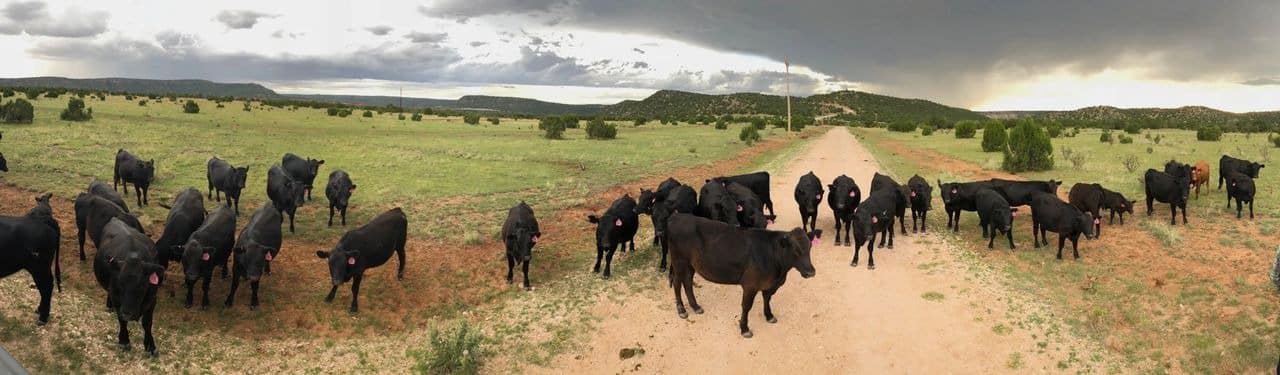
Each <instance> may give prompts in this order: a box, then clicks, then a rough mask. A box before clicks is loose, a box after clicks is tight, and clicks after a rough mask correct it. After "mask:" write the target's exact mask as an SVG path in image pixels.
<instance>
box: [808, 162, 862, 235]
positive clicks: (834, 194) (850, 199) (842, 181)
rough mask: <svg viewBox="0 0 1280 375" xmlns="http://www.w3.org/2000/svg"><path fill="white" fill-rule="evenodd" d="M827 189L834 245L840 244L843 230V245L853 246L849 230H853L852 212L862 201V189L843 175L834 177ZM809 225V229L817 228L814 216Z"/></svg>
mask: <svg viewBox="0 0 1280 375" xmlns="http://www.w3.org/2000/svg"><path fill="white" fill-rule="evenodd" d="M827 189H830V190H831V191H830V194H828V195H827V205H828V206H831V213H832V215H833V216H835V219H836V228H835V229H836V246H840V234H841V232H844V245H845V246H853V239H852V238H851V237H849V232H850V231H852V230H853V213H854V211H855V210H857V209H858V204H859V203H862V190H860V189H858V184H857V183H856V182H853V179H852V178H849V176H845V175H840V177H836V179H835V180H834V181H831V183H830V184H827ZM819 195H821V194H819ZM815 197H816V196H815ZM815 211H816V210H815ZM811 225H812V226H811V228H810V229H817V225H818V223H817V220H816V218H815V220H814V222H813V223H812V224H811ZM841 228H843V230H841Z"/></svg>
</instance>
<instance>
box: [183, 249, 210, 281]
mask: <svg viewBox="0 0 1280 375" xmlns="http://www.w3.org/2000/svg"><path fill="white" fill-rule="evenodd" d="M213 252H214V248H212V247H207V246H204V245H201V244H200V241H199V240H197V239H194V238H193V239H190V240H187V243H186V244H184V245H182V273H183V275H185V276H186V280H187V282H188V283H192V282H195V281H196V280H198V279H200V277H202V276H206V277H207V276H209V275H211V274H212V273H213Z"/></svg>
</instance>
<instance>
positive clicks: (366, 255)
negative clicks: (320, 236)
mask: <svg viewBox="0 0 1280 375" xmlns="http://www.w3.org/2000/svg"><path fill="white" fill-rule="evenodd" d="M408 233H409V219H408V218H406V217H405V216H404V211H401V210H400V208H399V207H396V208H392V209H390V210H388V211H387V212H383V213H381V214H379V215H378V216H377V217H374V218H373V220H370V221H369V223H368V224H365V225H364V226H361V227H359V228H356V229H353V230H350V231H347V233H346V234H343V235H342V239H340V240H338V244H337V245H336V246H334V247H333V250H332V251H316V256H317V257H320V259H326V260H328V262H329V278H330V280H331V282H332V283H333V287H332V288H331V289H329V295H328V296H325V297H324V301H325V302H333V297H334V295H336V294H337V293H338V286H339V285H342V283H344V282H347V280H351V313H352V314H355V313H357V312H359V311H360V305H359V303H358V301H359V298H360V281H361V280H364V272H365V271H366V270H369V269H370V268H374V267H378V266H381V265H383V264H384V263H386V262H387V261H388V260H391V254H392V253H394V254H395V255H396V256H397V257H399V258H400V268H399V269H398V270H397V271H396V280H404V244H405V238H406V237H407V236H408Z"/></svg>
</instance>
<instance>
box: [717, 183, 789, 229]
mask: <svg viewBox="0 0 1280 375" xmlns="http://www.w3.org/2000/svg"><path fill="white" fill-rule="evenodd" d="M725 189H728V190H729V194H733V200H734V209H735V210H737V215H738V223H741V224H742V226H744V227H748V228H759V229H764V228H767V227H768V226H769V224H773V219H775V218H777V216H774V215H765V214H764V203H762V202H761V201H760V198H758V197H756V193H754V192H752V191H751V189H748V188H747V187H746V186H742V184H739V183H737V182H730V183H727V184H725Z"/></svg>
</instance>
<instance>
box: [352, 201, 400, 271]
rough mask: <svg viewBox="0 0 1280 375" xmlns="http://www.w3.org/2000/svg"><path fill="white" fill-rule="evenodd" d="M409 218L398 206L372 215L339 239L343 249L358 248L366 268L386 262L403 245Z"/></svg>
mask: <svg viewBox="0 0 1280 375" xmlns="http://www.w3.org/2000/svg"><path fill="white" fill-rule="evenodd" d="M408 231H409V219H408V218H406V217H405V215H404V211H401V210H400V208H399V207H397V208H393V209H390V210H388V211H387V212H383V213H382V214H379V215H378V216H377V217H374V218H373V220H370V221H369V223H367V224H365V225H364V226H361V227H360V228H357V229H355V230H353V231H350V232H347V233H346V234H345V235H343V236H342V240H341V241H340V244H341V246H340V247H341V248H343V249H358V250H360V257H361V258H362V259H363V260H364V261H365V262H366V263H365V264H366V265H367V268H373V267H377V266H380V265H382V264H383V263H386V262H387V260H389V259H391V254H392V253H394V252H395V249H396V248H397V247H399V246H404V242H405V239H406V237H407V236H408Z"/></svg>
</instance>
